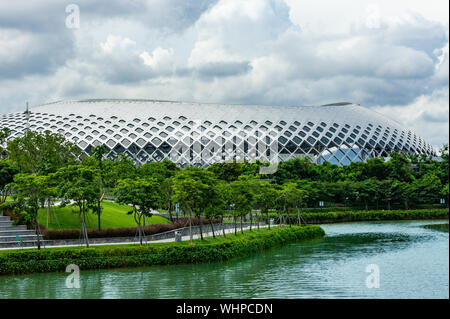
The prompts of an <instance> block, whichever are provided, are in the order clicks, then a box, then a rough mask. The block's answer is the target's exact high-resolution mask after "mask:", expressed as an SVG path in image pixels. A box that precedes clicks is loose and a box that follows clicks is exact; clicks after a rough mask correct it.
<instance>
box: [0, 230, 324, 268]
mask: <svg viewBox="0 0 450 319" xmlns="http://www.w3.org/2000/svg"><path fill="white" fill-rule="evenodd" d="M324 236H325V232H324V231H323V229H322V228H321V227H319V226H315V225H311V226H304V227H297V226H292V227H289V226H286V227H282V228H279V227H272V228H271V229H270V230H269V229H259V230H258V229H254V230H252V231H244V233H243V234H237V235H227V236H226V237H225V238H224V237H223V236H219V237H216V238H205V239H204V240H203V241H202V240H195V241H194V244H193V245H190V244H189V241H183V242H168V243H157V244H156V243H155V244H149V245H144V246H138V245H121V246H114V245H108V246H96V247H92V248H82V247H70V248H52V249H43V250H40V251H38V250H32V251H31V250H13V251H11V250H9V251H1V252H0V275H6V274H22V273H34V272H38V273H42V272H63V271H65V269H66V267H67V265H70V264H76V265H78V266H79V267H80V269H82V270H87V269H106V268H122V267H141V266H153V265H175V264H196V263H211V262H223V261H227V260H230V259H233V258H238V257H245V256H248V255H251V254H255V253H258V252H262V251H265V250H269V249H272V248H275V247H279V246H282V245H285V244H288V243H293V242H298V241H302V240H310V239H314V238H321V237H324Z"/></svg>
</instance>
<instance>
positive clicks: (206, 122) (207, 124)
mask: <svg viewBox="0 0 450 319" xmlns="http://www.w3.org/2000/svg"><path fill="white" fill-rule="evenodd" d="M203 124H205V125H206V126H211V125H212V123H211V122H210V121H205V122H203Z"/></svg>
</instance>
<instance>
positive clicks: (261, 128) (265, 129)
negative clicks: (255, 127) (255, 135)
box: [259, 125, 268, 132]
mask: <svg viewBox="0 0 450 319" xmlns="http://www.w3.org/2000/svg"><path fill="white" fill-rule="evenodd" d="M259 129H260V130H261V131H264V132H266V131H267V130H268V128H267V127H265V126H264V125H261V126H260V127H259Z"/></svg>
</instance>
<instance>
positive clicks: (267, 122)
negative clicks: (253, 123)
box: [264, 121, 272, 126]
mask: <svg viewBox="0 0 450 319" xmlns="http://www.w3.org/2000/svg"><path fill="white" fill-rule="evenodd" d="M264 123H266V124H267V125H269V126H270V125H272V122H271V121H265V122H264Z"/></svg>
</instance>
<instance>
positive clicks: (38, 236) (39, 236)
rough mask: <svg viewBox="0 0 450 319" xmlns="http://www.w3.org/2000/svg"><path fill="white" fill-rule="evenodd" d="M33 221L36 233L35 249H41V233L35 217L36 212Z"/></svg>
mask: <svg viewBox="0 0 450 319" xmlns="http://www.w3.org/2000/svg"><path fill="white" fill-rule="evenodd" d="M34 223H35V228H36V235H37V249H38V250H41V234H40V231H39V223H38V219H37V214H36V219H35V220H34Z"/></svg>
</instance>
